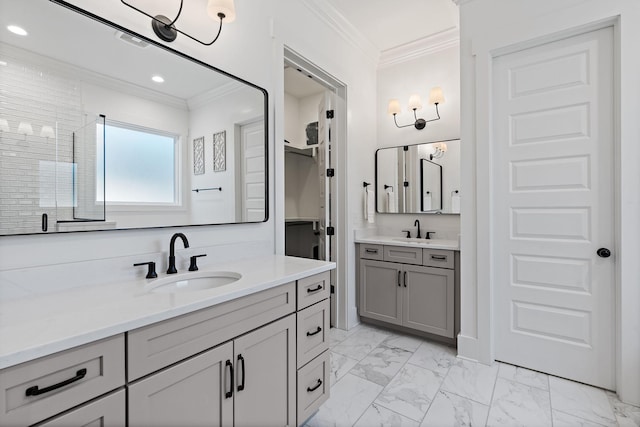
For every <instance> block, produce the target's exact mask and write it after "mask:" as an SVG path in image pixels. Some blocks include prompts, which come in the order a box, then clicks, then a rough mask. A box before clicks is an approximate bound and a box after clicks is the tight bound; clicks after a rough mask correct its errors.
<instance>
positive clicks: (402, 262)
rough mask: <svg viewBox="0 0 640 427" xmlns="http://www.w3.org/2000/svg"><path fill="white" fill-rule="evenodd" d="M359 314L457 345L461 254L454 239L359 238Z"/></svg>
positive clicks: (367, 320)
mask: <svg viewBox="0 0 640 427" xmlns="http://www.w3.org/2000/svg"><path fill="white" fill-rule="evenodd" d="M356 245H357V254H358V257H357V260H358V268H357V274H358V277H357V283H358V288H357V289H358V314H359V315H360V317H361V319H362V320H363V321H365V322H370V323H375V324H380V325H385V326H392V327H393V328H394V329H404V330H406V331H408V332H411V333H415V334H419V335H424V336H427V337H432V338H437V339H439V340H444V341H446V342H449V343H452V344H453V343H455V337H456V336H457V334H458V332H459V324H460V321H459V319H460V309H459V308H460V297H459V295H460V292H459V290H460V252H459V250H458V244H457V242H456V241H453V240H451V241H450V240H431V241H430V240H426V239H421V240H420V239H400V238H390V237H384V236H374V237H367V238H359V239H356Z"/></svg>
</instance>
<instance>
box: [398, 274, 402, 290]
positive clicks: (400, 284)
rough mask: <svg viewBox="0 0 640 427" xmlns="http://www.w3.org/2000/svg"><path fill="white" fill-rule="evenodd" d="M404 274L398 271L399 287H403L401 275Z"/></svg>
mask: <svg viewBox="0 0 640 427" xmlns="http://www.w3.org/2000/svg"><path fill="white" fill-rule="evenodd" d="M401 274H402V272H401V271H400V270H398V287H400V286H402V283H400V275H401Z"/></svg>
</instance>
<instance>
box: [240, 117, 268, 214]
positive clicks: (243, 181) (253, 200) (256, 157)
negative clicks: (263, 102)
mask: <svg viewBox="0 0 640 427" xmlns="http://www.w3.org/2000/svg"><path fill="white" fill-rule="evenodd" d="M240 159H241V162H242V167H241V168H240V171H241V172H240V185H239V187H240V188H239V190H240V191H238V194H239V195H241V203H240V206H242V209H241V216H240V217H239V218H236V221H250V222H258V221H264V219H265V214H266V211H265V202H266V201H265V184H264V172H265V164H264V122H263V121H262V120H258V121H255V122H252V123H249V124H245V125H242V126H241V127H240Z"/></svg>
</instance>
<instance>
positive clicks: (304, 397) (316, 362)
mask: <svg viewBox="0 0 640 427" xmlns="http://www.w3.org/2000/svg"><path fill="white" fill-rule="evenodd" d="M330 373H331V360H330V352H329V350H327V351H325V352H324V353H322V354H321V355H320V356H318V357H316V358H315V359H313V360H312V361H311V362H309V363H308V364H307V365H305V366H304V367H303V368H300V369H298V425H302V423H304V422H305V421H306V420H307V419H308V418H309V417H310V416H311V415H313V413H314V412H315V411H316V410H317V409H318V408H319V407H320V405H322V404H323V403H324V402H325V401H326V400H327V399H328V398H329V388H330V386H331V384H330V377H329V375H330Z"/></svg>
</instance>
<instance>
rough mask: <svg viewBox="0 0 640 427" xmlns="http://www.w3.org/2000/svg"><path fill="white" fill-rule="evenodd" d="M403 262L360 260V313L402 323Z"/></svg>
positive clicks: (394, 322)
mask: <svg viewBox="0 0 640 427" xmlns="http://www.w3.org/2000/svg"><path fill="white" fill-rule="evenodd" d="M400 267H402V265H401V264H395V263H391V262H383V261H372V260H364V259H361V260H360V315H361V316H365V317H370V318H372V319H377V320H382V321H384V322H389V323H393V324H396V325H400V324H402V315H401V313H402V299H401V295H402V292H401V288H400V287H399V284H400V280H401V279H402V277H401V269H400Z"/></svg>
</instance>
